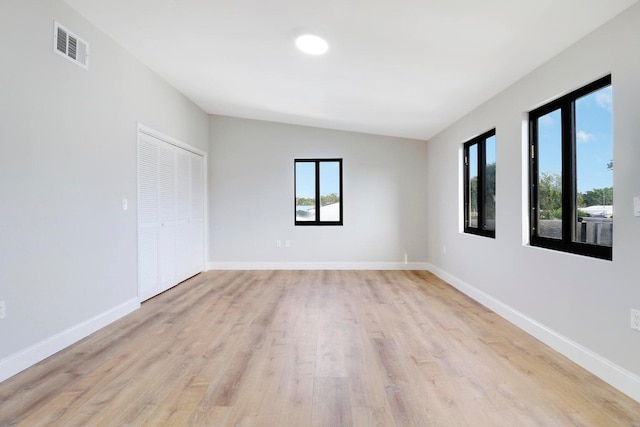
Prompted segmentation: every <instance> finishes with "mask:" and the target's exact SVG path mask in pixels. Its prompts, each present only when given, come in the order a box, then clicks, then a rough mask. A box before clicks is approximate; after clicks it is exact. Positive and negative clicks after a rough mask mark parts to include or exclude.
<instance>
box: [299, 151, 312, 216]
mask: <svg viewBox="0 0 640 427" xmlns="http://www.w3.org/2000/svg"><path fill="white" fill-rule="evenodd" d="M295 185H296V221H315V220H316V216H315V215H316V207H315V206H316V165H315V163H313V162H296V183H295Z"/></svg>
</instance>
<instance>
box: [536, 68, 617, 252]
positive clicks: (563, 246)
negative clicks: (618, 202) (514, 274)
mask: <svg viewBox="0 0 640 427" xmlns="http://www.w3.org/2000/svg"><path fill="white" fill-rule="evenodd" d="M529 139H530V147H529V150H530V152H529V156H530V187H531V192H530V193H531V201H530V224H531V230H530V231H531V244H532V245H534V246H542V247H545V248H550V249H556V250H560V251H566V252H572V253H576V254H581V255H587V256H593V257H597V258H603V259H609V260H610V259H611V256H612V244H613V177H612V169H613V160H612V159H613V138H612V114H611V76H607V77H604V78H602V79H599V80H597V81H595V82H593V83H591V84H589V85H587V86H585V87H583V88H581V89H578V90H576V91H574V92H572V93H569V94H567V95H565V96H563V97H562V98H559V99H557V100H555V101H552V102H550V103H549V104H546V105H544V106H542V107H540V108H538V109H536V110H534V111H532V112H530V113H529Z"/></svg>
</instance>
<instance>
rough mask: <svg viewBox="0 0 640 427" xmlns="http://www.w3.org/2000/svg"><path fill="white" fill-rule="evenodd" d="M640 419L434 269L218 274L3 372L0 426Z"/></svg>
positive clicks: (639, 407) (614, 394) (617, 396)
mask: <svg viewBox="0 0 640 427" xmlns="http://www.w3.org/2000/svg"><path fill="white" fill-rule="evenodd" d="M13 425H20V426H279V427H280V426H295V427H301V426H330V427H337V426H365V427H369V426H509V427H512V426H640V403H638V402H635V401H634V400H632V399H630V398H629V397H627V396H625V395H623V394H622V393H620V392H618V391H616V390H615V389H613V388H612V387H610V386H608V385H607V384H605V383H604V382H602V381H601V380H599V379H597V378H596V377H595V376H593V375H591V374H590V373H588V372H586V371H585V370H583V369H581V368H580V367H578V366H577V365H575V364H573V363H572V362H570V361H569V360H567V359H566V358H564V357H562V356H561V355H559V354H557V353H555V352H554V351H552V350H551V349H549V348H548V347H546V346H545V345H543V344H542V343H540V342H539V341H537V340H536V339H534V338H532V337H531V336H529V335H527V334H526V333H524V332H522V331H520V330H519V329H517V328H516V327H514V326H513V325H511V324H510V323H508V322H506V321H505V320H503V319H501V318H500V317H499V316H497V315H496V314H494V313H493V312H491V311H489V310H487V309H486V308H484V307H482V306H481V305H479V304H477V303H476V302H474V301H473V300H471V299H469V298H468V297H466V296H464V295H463V294H461V293H459V292H458V291H457V290H455V289H453V288H452V287H450V286H449V285H447V284H446V283H444V282H442V281H441V280H439V279H438V278H436V277H435V276H433V275H431V274H430V273H428V272H422V271H409V272H406V271H212V272H207V273H203V274H200V275H198V276H196V277H194V278H192V279H190V280H188V281H187V282H185V283H183V284H181V285H179V286H177V287H175V288H173V289H171V290H169V291H167V292H165V293H164V294H162V295H159V296H157V297H155V298H153V299H152V300H149V301H148V302H146V303H144V304H143V305H142V307H141V308H140V310H137V311H136V312H134V313H132V314H130V315H128V316H127V317H125V318H123V319H121V320H119V321H118V322H116V323H114V324H112V325H110V326H108V327H106V328H104V329H102V330H100V331H98V332H97V333H95V334H93V335H91V336H90V337H88V338H86V339H84V340H83V341H81V342H79V343H78V344H76V345H74V346H71V347H69V348H68V349H66V350H63V351H62V352H60V353H58V354H56V355H54V356H52V357H50V358H49V359H47V360H45V361H43V362H41V363H39V364H37V365H36V366H34V367H32V368H30V369H28V370H26V371H24V372H22V373H20V374H18V375H16V376H14V377H13V378H10V379H8V380H7V381H5V382H3V383H0V426H13Z"/></svg>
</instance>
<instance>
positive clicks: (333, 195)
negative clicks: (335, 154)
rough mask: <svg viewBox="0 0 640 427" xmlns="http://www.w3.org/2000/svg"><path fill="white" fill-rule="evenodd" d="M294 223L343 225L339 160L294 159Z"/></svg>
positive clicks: (340, 165)
mask: <svg viewBox="0 0 640 427" xmlns="http://www.w3.org/2000/svg"><path fill="white" fill-rule="evenodd" d="M294 165H295V166H294V176H295V178H294V181H295V204H294V207H295V225H342V159H296V160H295V161H294Z"/></svg>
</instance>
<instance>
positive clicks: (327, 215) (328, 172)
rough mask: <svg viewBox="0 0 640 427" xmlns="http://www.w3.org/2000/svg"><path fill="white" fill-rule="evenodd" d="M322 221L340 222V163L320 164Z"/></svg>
mask: <svg viewBox="0 0 640 427" xmlns="http://www.w3.org/2000/svg"><path fill="white" fill-rule="evenodd" d="M320 221H340V162H321V163H320Z"/></svg>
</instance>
